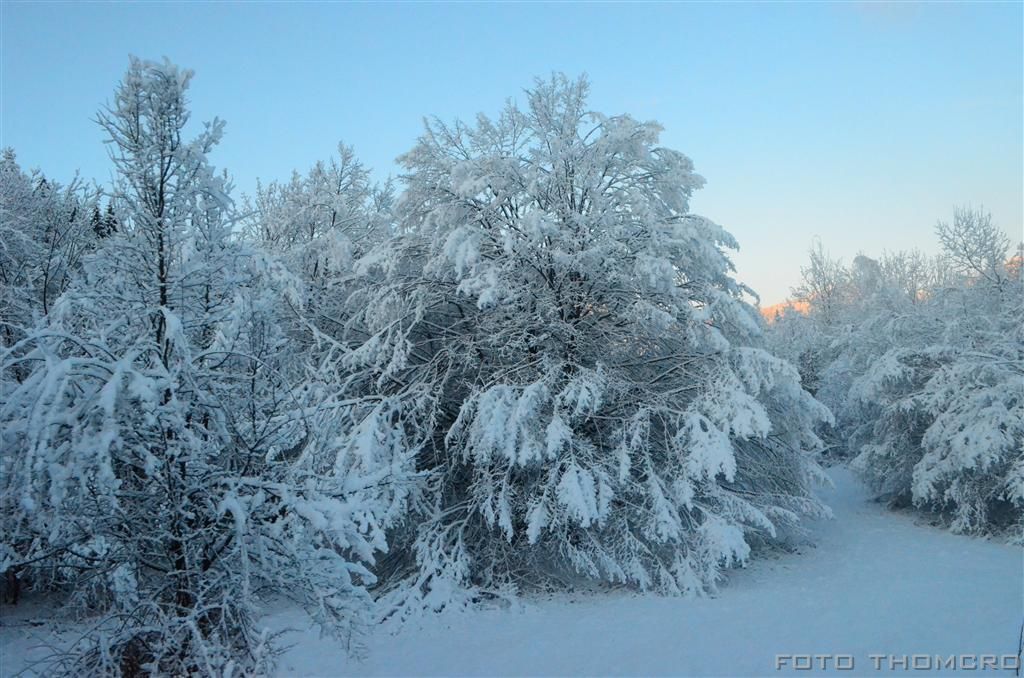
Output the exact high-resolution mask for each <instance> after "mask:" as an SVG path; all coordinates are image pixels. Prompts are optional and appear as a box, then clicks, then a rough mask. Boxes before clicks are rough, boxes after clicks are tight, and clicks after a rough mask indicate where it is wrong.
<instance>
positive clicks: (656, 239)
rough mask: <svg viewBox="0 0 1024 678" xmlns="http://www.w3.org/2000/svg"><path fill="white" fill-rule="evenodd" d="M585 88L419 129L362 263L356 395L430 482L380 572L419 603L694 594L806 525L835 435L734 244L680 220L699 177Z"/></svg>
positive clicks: (353, 367)
mask: <svg viewBox="0 0 1024 678" xmlns="http://www.w3.org/2000/svg"><path fill="white" fill-rule="evenodd" d="M587 90H588V85H587V82H586V81H585V80H583V79H581V80H578V81H569V80H567V79H566V78H565V77H563V76H555V77H553V78H552V79H551V80H550V81H538V82H537V83H536V85H535V87H534V88H533V89H532V90H530V91H529V92H528V93H527V97H528V106H527V107H526V108H525V110H524V109H520V108H519V107H517V106H516V105H514V104H509V105H508V106H507V108H506V109H505V110H504V112H503V113H502V114H501V116H500V117H499V118H498V119H496V120H491V119H489V118H487V117H485V116H482V115H481V116H479V117H478V118H477V121H476V124H475V125H472V126H470V125H466V124H463V123H455V124H454V125H446V124H444V123H442V122H439V121H434V122H431V123H429V124H428V125H427V128H426V132H425V134H424V135H423V136H422V137H421V139H420V140H419V142H418V143H417V145H416V146H415V148H414V149H413V150H412V151H410V152H409V153H408V154H406V155H405V156H403V157H402V159H401V162H402V163H403V165H404V167H405V168H406V169H407V171H408V174H407V175H406V176H405V177H404V180H405V182H406V183H407V189H406V191H405V193H404V194H403V195H402V196H401V198H400V200H399V205H398V214H399V224H398V235H397V236H396V237H395V238H393V239H392V240H390V241H388V242H387V243H385V244H383V245H381V246H380V247H378V248H377V249H375V250H374V251H373V252H371V253H370V254H368V255H367V256H366V257H363V258H362V259H361V260H360V261H359V262H357V265H356V268H357V270H358V271H360V272H362V273H363V275H364V277H363V278H361V279H359V280H357V281H356V283H354V284H353V286H352V287H353V289H354V290H355V291H354V293H353V294H352V296H351V297H350V304H351V308H353V309H358V312H357V313H356V314H355V315H353V317H352V318H351V319H350V320H349V321H348V324H347V333H346V334H345V335H344V340H345V342H347V346H349V349H350V350H349V352H348V354H347V355H346V358H345V361H346V364H347V366H348V369H349V370H350V374H351V376H350V382H349V383H350V388H351V389H352V390H353V391H354V392H356V393H361V394H373V396H374V397H376V398H387V399H389V400H390V401H391V402H394V403H395V409H394V412H393V416H394V417H395V418H396V419H400V420H401V421H402V423H403V425H404V429H405V430H406V431H407V432H409V435H410V437H411V439H412V440H414V441H415V444H416V445H417V448H416V449H417V464H418V468H419V470H420V471H421V472H422V473H423V477H424V482H423V484H422V486H421V489H420V492H419V494H418V497H417V506H418V511H419V512H418V514H417V517H416V518H415V519H414V520H413V521H412V522H411V523H409V524H408V525H407V526H406V529H405V530H403V531H399V532H398V533H396V535H395V539H396V540H397V541H398V542H399V543H400V544H407V545H408V549H409V552H410V553H411V554H412V557H413V558H414V560H415V562H409V559H402V558H401V557H400V555H401V553H403V552H404V551H402V550H400V551H399V552H398V553H399V557H396V558H394V559H393V561H391V562H389V563H388V568H389V572H388V574H390V575H391V576H393V577H394V576H399V575H403V574H408V573H410V572H411V574H410V575H409V577H410V581H411V583H412V585H411V586H407V587H405V588H404V589H402V592H403V593H404V594H409V593H412V594H413V596H414V597H416V598H418V599H422V600H423V601H424V602H426V604H428V605H441V604H444V603H445V602H447V601H449V600H451V599H452V598H453V597H457V594H456V593H455V592H456V591H460V590H461V591H465V590H467V589H469V588H474V587H476V588H479V589H484V590H488V591H491V592H495V591H499V590H502V589H504V588H507V587H513V586H516V585H519V584H524V583H525V584H526V585H528V586H535V585H545V584H552V583H554V584H559V583H560V584H563V585H564V583H565V582H566V581H567V579H568V578H579V579H585V580H590V581H603V582H621V583H626V584H629V585H632V586H636V587H640V588H652V589H657V590H662V591H669V592H691V593H696V592H700V591H704V590H706V589H708V588H712V587H713V586H714V582H715V581H716V579H717V578H718V576H719V572H720V569H721V568H722V566H726V565H729V564H731V563H737V562H743V561H745V560H746V559H747V557H748V555H749V552H750V546H751V544H753V543H755V542H760V541H762V540H770V539H772V538H773V537H775V536H776V535H777V534H778V532H777V530H778V529H779V528H780V526H783V525H789V524H792V523H795V522H796V521H797V519H798V517H799V516H801V515H806V514H818V513H820V512H821V511H822V510H823V509H822V507H821V505H820V504H818V502H817V501H816V500H814V499H813V497H812V494H811V491H810V484H811V481H812V478H813V477H814V476H815V474H816V473H817V471H816V469H817V467H816V465H815V463H814V462H813V460H812V453H813V451H814V450H815V449H816V448H817V447H818V445H819V441H818V439H817V438H816V437H815V435H814V434H813V432H812V429H813V427H814V425H815V424H816V423H817V422H819V421H821V420H823V419H827V418H828V413H827V411H826V410H825V409H824V408H823V407H822V406H821V405H819V404H818V403H817V402H816V401H814V400H813V399H812V398H811V397H810V396H809V395H808V394H807V393H806V392H805V391H803V390H802V389H801V387H800V384H799V378H798V375H797V373H796V370H795V369H794V368H793V367H792V366H791V365H789V364H788V363H786V362H784V361H781V360H779V359H776V358H774V357H772V356H771V355H769V354H768V353H767V352H766V351H764V350H763V349H762V348H760V347H759V342H760V340H759V338H758V334H759V325H758V322H757V320H756V318H755V316H756V313H755V311H754V310H753V309H752V308H751V307H750V306H748V305H747V304H745V303H744V302H743V301H742V295H743V294H744V292H745V288H744V287H743V286H742V285H740V284H738V283H737V282H736V281H735V280H734V279H733V277H732V264H731V263H730V260H729V258H728V256H727V254H726V252H727V250H728V249H729V248H734V247H736V243H735V241H734V240H733V238H732V236H730V235H729V234H728V233H727V232H726V231H724V230H723V229H722V228H721V227H719V226H717V225H715V224H714V223H712V222H711V221H709V220H707V219H705V218H703V217H700V216H697V215H694V214H692V213H690V212H689V209H688V206H689V199H690V195H691V193H692V192H693V191H694V190H695V189H697V188H699V187H700V186H701V185H702V184H703V179H702V178H701V177H700V176H699V175H697V174H695V173H694V171H693V166H692V163H691V161H690V160H689V158H687V157H686V156H685V155H683V154H682V153H679V152H677V151H673V150H670V149H667V148H663V147H660V146H658V145H657V141H658V134H659V131H660V128H659V127H658V126H657V125H656V124H654V123H641V122H638V121H636V120H634V119H632V118H630V117H628V116H605V115H601V114H598V113H593V112H590V111H589V110H588V109H587V108H586V97H587ZM360 282H361V284H359V283H360ZM388 568H386V569H388Z"/></svg>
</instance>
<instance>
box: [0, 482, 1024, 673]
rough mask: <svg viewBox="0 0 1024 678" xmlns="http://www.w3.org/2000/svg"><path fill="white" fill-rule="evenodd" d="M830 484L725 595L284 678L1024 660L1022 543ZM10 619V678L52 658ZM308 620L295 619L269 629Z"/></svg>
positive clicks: (431, 646) (544, 624)
mask: <svg viewBox="0 0 1024 678" xmlns="http://www.w3.org/2000/svg"><path fill="white" fill-rule="evenodd" d="M831 475H832V477H833V479H834V481H835V488H834V489H829V490H826V491H825V493H824V495H825V496H824V497H823V498H824V499H825V501H826V502H827V503H829V505H830V506H831V507H832V509H833V511H834V513H835V519H834V520H833V521H830V523H828V524H825V523H822V524H819V525H815V526H813V527H812V536H813V539H814V542H815V545H814V546H808V547H806V548H803V549H802V552H801V553H799V554H793V555H791V556H783V557H780V558H777V559H774V560H768V561H766V560H760V561H756V562H755V563H754V564H753V565H751V566H750V567H749V568H747V569H745V570H740V571H734V572H732V574H731V577H730V580H729V582H728V583H727V584H726V585H725V586H723V587H722V589H721V592H720V594H719V595H718V596H717V597H715V598H707V599H697V600H686V599H680V598H667V597H659V596H647V595H625V594H618V595H606V596H577V597H572V596H562V597H558V598H552V599H549V600H544V601H534V602H528V603H524V604H523V606H522V608H521V609H520V610H516V611H507V610H484V611H478V612H473V613H452V614H443V615H440V616H438V617H435V618H426V619H424V620H422V621H421V622H420V623H419V624H418V626H417V625H415V624H413V625H409V626H407V627H406V628H404V629H403V630H402V631H401V632H400V633H397V634H394V633H390V632H389V630H388V629H386V628H383V627H382V628H381V629H380V631H379V632H378V633H376V634H375V635H373V636H372V637H371V638H370V639H369V655H368V657H367V658H366V660H365V661H354V660H350V659H348V658H347V657H346V655H345V652H344V649H343V648H340V647H337V646H334V645H333V644H332V643H331V642H330V641H327V640H321V639H320V638H319V635H318V634H317V632H316V631H315V630H310V631H309V632H308V633H303V634H301V635H295V634H293V635H292V636H291V637H290V638H289V641H290V642H291V643H294V647H292V649H291V650H290V651H289V652H288V653H287V654H286V655H285V656H284V658H283V659H282V660H281V662H280V664H279V672H280V674H281V675H302V676H347V675H363V676H412V675H432V676H442V675H443V676H456V675H460V676H467V675H488V676H493V675H697V676H741V675H742V676H764V675H774V674H776V673H777V672H776V670H775V655H776V654H792V655H808V654H809V655H816V654H817V655H820V654H846V655H852V656H853V659H854V662H855V667H854V671H853V672H850V671H843V672H842V674H843V675H874V674H875V673H877V672H876V671H875V670H874V667H873V663H874V660H872V659H871V658H870V655H872V654H876V655H878V654H886V655H889V654H891V655H895V656H897V657H902V656H903V655H907V656H908V657H909V656H910V655H914V654H919V655H920V654H926V655H931V656H935V655H939V656H942V657H948V656H949V655H952V654H957V655H960V654H972V655H973V654H977V655H981V654H995V655H1006V654H1015V653H1016V651H1017V638H1018V635H1017V634H1018V632H1019V625H1020V623H1021V617H1022V602H1021V601H1022V596H1024V592H1022V578H1024V571H1022V552H1021V549H1020V548H1018V547H1015V546H1011V545H1007V544H1001V543H998V542H995V541H987V540H982V539H973V538H969V537H962V536H957V535H953V534H950V533H948V532H945V531H942V530H939V529H935V528H931V527H928V526H926V525H922V524H915V522H914V519H913V518H912V517H911V516H908V515H900V514H897V513H893V512H891V511H887V510H885V509H884V507H882V506H880V505H878V504H876V503H873V502H872V501H871V500H870V498H869V497H868V495H867V492H866V490H865V489H864V488H863V486H862V485H861V484H860V483H859V482H858V481H857V480H856V479H855V478H854V477H853V475H852V474H851V473H850V472H849V471H848V470H846V469H842V468H833V469H832V470H831ZM3 609H4V619H3V626H2V628H0V658H2V659H0V674H2V675H3V676H9V675H13V674H15V673H17V672H18V671H20V670H21V669H22V668H24V666H25V664H26V662H27V661H31V660H33V659H38V658H40V657H42V656H44V655H45V654H46V653H47V650H46V649H45V648H44V647H42V646H41V644H42V643H43V642H44V641H45V639H46V637H47V631H46V630H45V627H42V626H32V625H31V621H32V620H37V619H39V618H40V614H39V610H38V608H37V609H35V610H33V609H32V608H31V607H24V608H20V609H17V610H14V609H13V608H11V607H5V608H3ZM302 620H303V616H302V615H301V613H298V612H295V613H291V612H284V613H281V614H277V615H272V616H271V618H270V619H269V620H268V621H269V623H270V625H271V626H273V627H277V628H283V627H287V626H289V625H296V626H297V625H302V624H304V623H303V621H302ZM879 661H880V662H881V666H882V668H883V669H886V670H887V669H888V668H889V667H888V665H887V661H888V660H879ZM897 671H902V668H900V667H899V665H897ZM788 672H789V673H793V674H798V675H808V673H809V672H808V671H795V670H789V671H788ZM814 673H818V671H814ZM913 673H914V674H915V675H916V674H918V673H924V672H920V671H915V672H913ZM933 673H941V671H933ZM946 673H952V672H950V671H946Z"/></svg>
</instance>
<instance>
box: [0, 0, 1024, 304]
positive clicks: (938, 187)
mask: <svg viewBox="0 0 1024 678" xmlns="http://www.w3.org/2000/svg"><path fill="white" fill-rule="evenodd" d="M1022 6H1024V5H1022V3H1020V2H1014V3H1003V4H995V3H993V4H982V3H963V4H927V5H898V6H897V5H887V4H868V3H863V4H853V3H851V4H770V5H765V4H745V3H740V4H725V3H714V4H664V3H659V4H643V5H637V4H580V3H568V4H532V3H531V4H423V3H420V4H391V5H382V4H328V3H305V4H298V3H296V4H284V3H281V4H274V3H259V4H228V3H220V4H204V3H139V4H115V3H96V4H92V3H84V2H81V3H56V2H54V3H41V2H40V3H16V2H9V1H6V0H4V1H2V2H0V20H2V27H0V39H2V43H0V57H2V64H0V87H2V91H0V105H2V106H0V108H2V118H0V145H4V146H13V147H14V149H15V150H16V151H17V153H18V157H19V159H20V161H21V163H22V165H23V166H24V167H38V168H40V169H42V170H43V171H44V172H46V174H47V175H49V176H51V177H53V178H55V179H58V180H62V181H66V180H67V179H68V178H70V177H71V176H72V174H73V173H74V171H75V170H76V169H80V170H81V173H82V175H83V176H84V177H87V178H95V179H97V180H100V181H104V180H106V179H108V178H109V176H110V169H109V163H108V162H107V160H106V155H105V150H104V147H103V145H102V143H101V142H102V135H101V133H100V131H99V129H98V128H97V127H96V125H95V124H94V123H93V122H91V121H92V119H93V117H94V115H95V112H96V110H97V108H98V107H99V106H100V104H102V103H103V102H104V101H106V100H107V99H108V98H109V97H110V94H111V92H112V91H113V88H114V86H115V85H116V83H117V81H118V80H119V79H120V76H121V75H122V73H123V72H124V69H125V67H126V65H127V61H128V55H129V54H130V53H131V54H136V55H138V56H141V57H145V58H160V57H162V56H167V57H169V58H170V59H171V60H172V61H175V62H176V63H178V64H180V65H182V66H186V67H189V68H192V69H194V70H195V71H196V78H195V80H194V83H193V89H192V109H193V112H194V117H195V119H197V120H207V119H210V118H212V117H213V116H215V115H216V116H219V117H221V118H224V119H225V120H227V123H228V124H227V136H226V138H225V141H224V143H223V144H222V146H221V147H220V148H219V149H218V150H217V151H216V153H215V154H214V156H213V158H214V161H215V163H216V164H217V165H218V166H221V167H225V168H227V169H228V170H229V171H230V173H231V174H232V175H233V176H234V177H235V180H236V185H237V187H238V189H239V190H244V191H251V190H252V188H253V187H254V185H255V180H256V177H260V178H262V179H275V178H278V179H286V178H288V177H289V176H290V174H291V171H292V169H303V170H304V169H306V168H307V167H309V166H310V165H311V164H312V163H313V162H314V161H315V160H317V159H321V158H326V157H328V156H330V155H331V154H332V153H333V152H334V148H335V146H336V144H337V142H338V141H339V140H344V141H345V142H346V143H349V144H352V145H354V146H355V147H356V151H357V153H358V155H359V156H360V157H361V158H362V159H363V161H364V162H366V163H367V164H368V165H370V166H372V167H374V168H375V169H376V171H377V172H378V174H380V175H381V176H385V175H387V174H389V173H395V172H397V169H396V167H395V165H394V158H395V157H396V156H397V155H399V154H400V153H402V152H404V151H406V150H408V149H409V148H410V147H411V145H412V143H413V141H414V140H415V138H416V137H417V135H418V134H419V132H420V130H421V119H422V117H423V116H424V115H437V116H439V117H441V118H443V119H451V118H454V117H463V118H471V117H472V116H473V115H475V113H476V112H478V111H484V112H488V113H491V112H496V111H497V110H498V109H499V108H500V106H501V104H502V102H503V101H504V100H505V99H506V98H507V97H510V96H511V97H518V98H520V99H521V91H522V89H523V88H524V87H527V86H529V85H530V83H531V81H532V79H533V77H534V76H535V75H546V74H548V73H550V72H551V71H555V70H558V71H565V72H566V73H568V74H570V75H575V74H578V73H581V72H586V73H588V74H589V75H590V77H591V80H592V85H593V89H592V91H593V96H592V104H593V107H594V108H595V109H596V110H600V111H603V112H605V113H622V112H625V113H630V114H632V115H634V116H635V117H638V118H641V119H655V120H658V121H660V122H661V123H662V124H663V125H664V127H665V134H664V136H663V142H664V144H665V145H667V146H670V147H673V148H676V149H679V150H681V151H683V152H685V153H687V154H688V155H690V157H691V158H693V160H694V162H695V163H696V165H697V169H698V171H699V172H700V173H701V174H703V175H704V176H705V177H706V178H707V180H708V184H707V187H706V188H705V189H704V190H702V191H700V193H699V194H698V195H697V197H696V198H695V200H694V202H693V208H694V210H695V211H697V212H699V213H702V214H704V215H705V216H707V217H709V218H711V219H713V220H715V221H717V222H719V223H721V224H722V225H723V226H725V227H726V228H728V229H729V230H730V231H731V232H732V233H733V234H734V235H735V236H736V237H737V238H738V239H739V241H740V245H741V252H740V253H739V254H737V255H736V257H735V261H736V263H737V267H738V269H739V277H740V278H741V279H742V280H744V281H746V282H748V283H749V284H751V285H752V286H753V287H754V288H755V289H756V290H758V291H759V292H760V293H761V295H762V297H763V301H764V303H766V304H767V303H772V302H775V301H778V300H781V299H783V298H784V297H785V296H786V295H787V293H788V291H789V288H790V287H791V286H792V285H794V284H795V283H796V282H797V279H798V276H799V266H800V265H801V263H803V261H804V257H805V252H806V250H807V248H808V246H809V245H810V242H811V240H812V238H814V237H816V236H817V237H820V238H821V239H822V241H823V242H824V244H825V245H826V247H827V248H828V249H829V250H830V251H831V252H832V253H833V255H837V256H842V257H844V258H845V259H847V260H849V259H850V258H852V257H853V256H854V255H855V254H856V253H857V252H858V251H861V250H863V251H865V252H866V253H869V254H872V253H877V252H879V251H880V250H881V249H883V248H889V249H899V248H909V247H915V246H916V247H921V248H922V249H925V250H927V251H933V250H934V244H933V243H934V238H933V237H932V229H933V226H934V224H935V221H936V220H937V219H940V218H948V217H949V215H950V214H951V212H952V208H953V206H954V204H958V203H968V202H969V203H973V204H975V205H977V204H984V205H985V207H987V208H988V209H990V210H991V211H992V213H993V216H994V218H995V220H996V221H997V222H998V223H1000V224H1001V225H1002V226H1003V227H1004V228H1005V229H1006V230H1007V232H1009V233H1010V235H1011V236H1012V237H1013V238H1014V239H1015V240H1019V239H1020V238H1021V229H1022V202H1024V197H1022V184H1024V176H1022V166H1024V157H1022V153H1024V151H1022V148H1024V141H1022V124H1024V123H1022V120H1024V101H1022V64H1024V53H1022V50H1024V47H1022V33H1024V17H1022Z"/></svg>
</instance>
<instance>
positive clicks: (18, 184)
mask: <svg viewBox="0 0 1024 678" xmlns="http://www.w3.org/2000/svg"><path fill="white" fill-rule="evenodd" d="M94 209H96V195H95V192H94V191H88V190H86V189H85V187H84V186H83V185H82V183H81V182H80V181H79V180H78V179H75V180H73V181H72V182H71V184H70V185H68V186H61V185H59V184H57V183H55V182H53V181H50V180H48V179H46V178H45V177H44V176H43V175H42V174H41V173H39V172H32V173H31V174H26V173H25V172H23V171H22V170H21V168H20V167H19V166H18V163H17V160H16V158H15V155H14V151H13V150H11V149H5V150H4V151H3V153H2V156H0V345H4V346H11V345H12V344H13V343H15V342H16V341H17V340H18V339H20V338H22V336H23V328H25V327H27V326H29V325H32V324H33V323H35V322H36V321H38V320H39V319H40V318H42V317H44V316H45V315H46V314H47V313H49V312H50V309H51V308H52V307H53V303H54V302H55V301H56V300H57V298H58V297H59V296H60V295H61V294H62V293H63V292H64V290H66V289H67V288H68V286H69V285H70V284H71V281H72V280H73V278H74V276H75V275H77V273H78V271H79V264H80V262H81V258H82V256H83V255H84V254H85V253H86V252H88V251H89V250H90V249H92V248H93V246H94V241H95V234H94V233H93V232H92V230H91V222H90V220H89V216H90V213H91V211H92V210H94Z"/></svg>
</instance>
